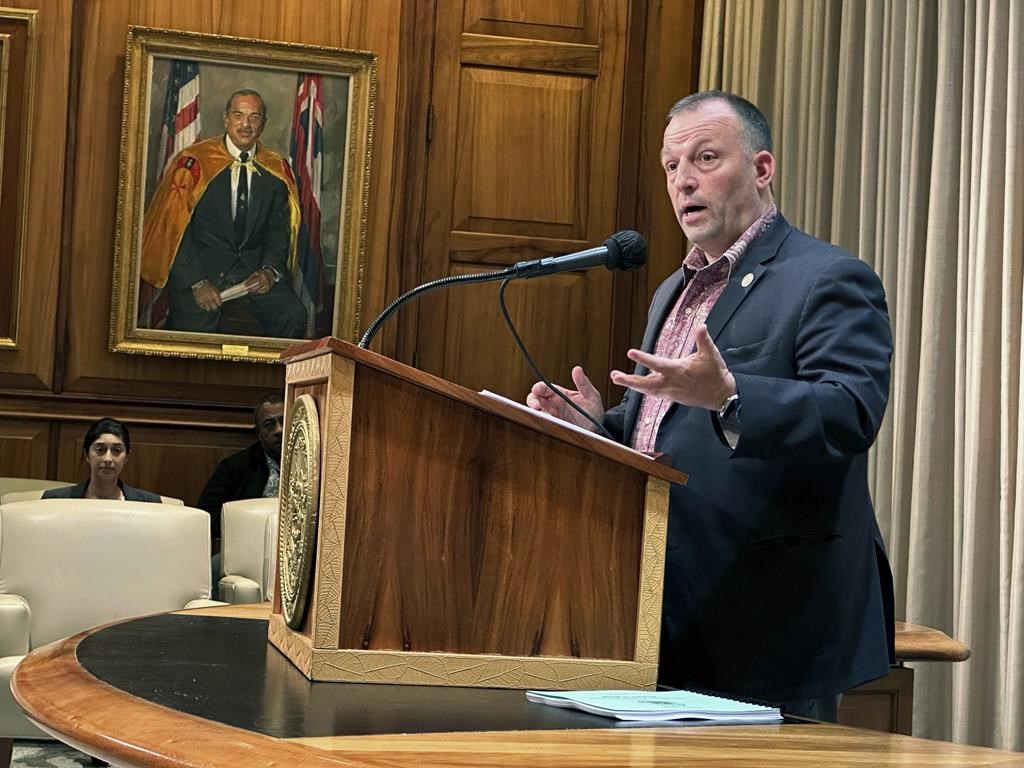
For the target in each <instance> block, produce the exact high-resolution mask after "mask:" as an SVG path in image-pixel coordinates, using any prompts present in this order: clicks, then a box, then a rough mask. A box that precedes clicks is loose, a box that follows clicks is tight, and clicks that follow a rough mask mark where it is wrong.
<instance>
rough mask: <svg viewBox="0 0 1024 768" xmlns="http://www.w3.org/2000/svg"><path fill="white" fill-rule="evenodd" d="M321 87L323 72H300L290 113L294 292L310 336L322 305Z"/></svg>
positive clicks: (314, 331)
mask: <svg viewBox="0 0 1024 768" xmlns="http://www.w3.org/2000/svg"><path fill="white" fill-rule="evenodd" d="M322 89H323V75H299V86H298V90H297V91H296V94H295V109H294V111H293V112H292V142H291V162H292V169H293V170H294V172H295V186H296V187H297V188H298V191H299V208H300V210H301V212H302V224H301V226H300V228H299V242H298V249H297V250H298V267H297V271H296V275H295V292H296V293H297V294H298V296H299V298H300V299H301V300H302V303H303V304H304V305H305V307H306V316H307V326H306V332H307V333H306V335H307V337H310V338H311V337H312V336H313V335H314V334H315V333H316V330H317V329H316V315H317V312H318V311H319V310H321V309H323V304H324V296H323V293H324V257H323V252H322V250H321V248H320V191H321V180H320V171H321V167H322V164H323V155H322V148H323V96H322Z"/></svg>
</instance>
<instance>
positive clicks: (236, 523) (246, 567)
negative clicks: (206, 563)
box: [218, 497, 277, 603]
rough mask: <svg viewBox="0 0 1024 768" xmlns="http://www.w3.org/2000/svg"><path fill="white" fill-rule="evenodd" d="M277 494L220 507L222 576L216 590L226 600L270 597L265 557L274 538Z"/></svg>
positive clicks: (230, 502)
mask: <svg viewBox="0 0 1024 768" xmlns="http://www.w3.org/2000/svg"><path fill="white" fill-rule="evenodd" d="M276 513H277V498H276V497H273V498H269V499H240V500H238V501H229V502H226V503H225V504H224V505H223V506H222V507H221V519H220V537H221V538H220V542H221V561H220V564H221V578H220V581H219V583H218V594H219V596H220V599H221V600H224V601H225V602H228V603H259V602H262V601H263V600H267V599H269V595H270V591H271V589H270V587H271V585H270V579H272V578H273V572H271V573H270V574H269V577H268V575H267V567H268V566H267V565H266V562H267V557H268V552H270V551H271V548H272V546H273V545H272V539H273V540H276V534H277V531H276V526H275V527H274V530H273V531H271V528H270V525H268V523H269V521H270V520H271V519H272V518H273V519H276Z"/></svg>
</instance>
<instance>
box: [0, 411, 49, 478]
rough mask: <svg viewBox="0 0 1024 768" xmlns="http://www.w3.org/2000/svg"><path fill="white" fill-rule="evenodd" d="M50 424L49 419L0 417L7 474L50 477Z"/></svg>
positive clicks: (0, 454)
mask: <svg viewBox="0 0 1024 768" xmlns="http://www.w3.org/2000/svg"><path fill="white" fill-rule="evenodd" d="M49 443H50V425H49V422H46V421H29V420H25V421H21V420H17V419H7V418H5V419H3V420H2V421H0V467H3V472H0V474H2V475H3V476H4V477H34V478H38V479H45V478H46V454H47V449H48V446H49Z"/></svg>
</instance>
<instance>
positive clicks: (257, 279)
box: [245, 267, 277, 293]
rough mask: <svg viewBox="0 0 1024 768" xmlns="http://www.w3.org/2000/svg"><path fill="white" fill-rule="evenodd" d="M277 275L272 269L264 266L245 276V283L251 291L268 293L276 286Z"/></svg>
mask: <svg viewBox="0 0 1024 768" xmlns="http://www.w3.org/2000/svg"><path fill="white" fill-rule="evenodd" d="M276 277H277V276H276V275H275V274H274V273H273V271H272V270H270V269H267V268H266V267H264V268H263V269H257V270H256V271H255V272H253V273H252V274H251V275H249V276H248V277H247V278H245V284H246V285H247V286H248V287H249V293H266V292H267V291H269V290H270V289H271V288H272V287H273V286H274V283H275V282H276Z"/></svg>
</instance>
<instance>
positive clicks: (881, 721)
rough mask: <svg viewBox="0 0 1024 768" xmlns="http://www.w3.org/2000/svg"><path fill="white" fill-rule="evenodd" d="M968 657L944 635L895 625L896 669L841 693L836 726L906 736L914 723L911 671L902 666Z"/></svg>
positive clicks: (929, 629) (966, 649) (966, 651)
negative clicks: (838, 723)
mask: <svg viewBox="0 0 1024 768" xmlns="http://www.w3.org/2000/svg"><path fill="white" fill-rule="evenodd" d="M970 655H971V649H970V648H969V647H967V646H966V645H965V644H964V643H961V642H960V641H959V640H954V639H953V638H952V637H950V636H949V635H947V634H946V633H945V632H940V631H939V630H937V629H933V628H932V627H924V626H921V625H919V624H907V623H905V622H902V621H897V622H896V665H895V666H893V667H891V668H890V670H889V674H888V675H886V676H885V677H882V678H879V679H878V680H872V681H871V682H870V683H866V684H864V685H862V686H860V687H859V688H854V689H853V690H852V691H847V692H846V693H844V694H843V700H842V704H841V705H840V707H839V722H840V723H842V724H843V725H852V726H855V727H858V728H872V729H875V730H879V731H889V732H890V733H902V734H905V735H907V736H909V735H910V734H911V726H912V725H913V721H914V670H913V668H912V667H908V666H906V665H905V662H908V661H910V662H914V661H944V662H958V661H966V660H967V659H968V658H969V657H970Z"/></svg>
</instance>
